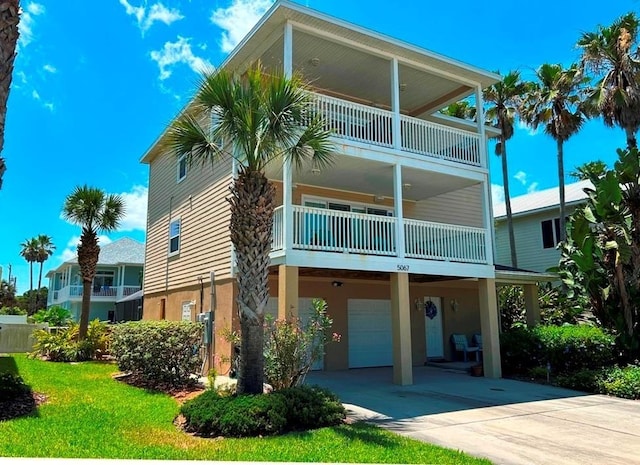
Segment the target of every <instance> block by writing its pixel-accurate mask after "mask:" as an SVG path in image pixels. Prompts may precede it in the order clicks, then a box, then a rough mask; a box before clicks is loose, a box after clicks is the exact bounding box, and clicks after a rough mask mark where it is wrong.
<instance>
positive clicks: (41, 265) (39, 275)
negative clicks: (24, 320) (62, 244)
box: [34, 262, 46, 310]
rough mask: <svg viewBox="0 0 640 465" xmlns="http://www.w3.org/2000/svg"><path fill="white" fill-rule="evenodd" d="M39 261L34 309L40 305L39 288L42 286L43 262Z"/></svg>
mask: <svg viewBox="0 0 640 465" xmlns="http://www.w3.org/2000/svg"><path fill="white" fill-rule="evenodd" d="M39 263H40V271H39V272H38V290H37V291H36V292H37V296H36V308H35V309H34V310H38V307H39V306H40V288H41V287H42V268H43V267H44V262H39ZM45 306H46V305H45Z"/></svg>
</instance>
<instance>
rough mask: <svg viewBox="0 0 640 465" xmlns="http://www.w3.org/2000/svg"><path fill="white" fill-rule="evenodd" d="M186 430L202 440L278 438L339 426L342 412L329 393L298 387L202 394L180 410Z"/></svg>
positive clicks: (338, 401) (342, 418)
mask: <svg viewBox="0 0 640 465" xmlns="http://www.w3.org/2000/svg"><path fill="white" fill-rule="evenodd" d="M180 412H181V413H182V415H184V417H185V419H186V429H187V431H190V432H195V433H198V434H200V435H203V436H226V437H248V436H259V435H273V434H282V433H285V432H288V431H295V430H305V429H311V428H320V427H323V426H331V425H336V424H339V423H341V422H342V421H343V420H344V418H345V410H344V407H343V406H342V404H341V403H340V400H339V399H338V398H337V397H336V396H335V395H334V394H332V393H331V392H329V391H326V390H324V389H321V388H318V387H308V386H299V387H294V388H288V389H283V390H281V391H274V392H272V393H270V394H258V395H239V396H236V395H233V396H226V397H224V396H221V395H219V394H218V393H217V392H216V391H212V390H209V391H205V392H204V393H203V394H201V395H199V396H198V397H196V398H195V399H192V400H190V401H187V402H186V403H185V404H184V405H183V406H182V408H181V409H180Z"/></svg>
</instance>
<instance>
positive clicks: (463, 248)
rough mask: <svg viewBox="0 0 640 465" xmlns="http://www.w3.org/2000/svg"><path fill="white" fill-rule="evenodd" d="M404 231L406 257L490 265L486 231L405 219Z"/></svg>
mask: <svg viewBox="0 0 640 465" xmlns="http://www.w3.org/2000/svg"><path fill="white" fill-rule="evenodd" d="M404 230H405V248H406V256H407V257H413V258H426V259H432V260H447V261H455V262H466V263H487V254H486V250H485V238H486V234H487V232H486V230H484V229H481V228H472V227H469V226H458V225H452V224H442V223H432V222H428V221H417V220H410V219H405V220H404Z"/></svg>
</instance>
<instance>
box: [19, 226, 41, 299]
mask: <svg viewBox="0 0 640 465" xmlns="http://www.w3.org/2000/svg"><path fill="white" fill-rule="evenodd" d="M20 247H22V249H21V250H20V255H21V256H22V257H23V258H24V259H25V260H26V261H27V262H28V263H29V310H30V311H33V264H34V263H35V262H37V261H38V238H37V237H33V238H31V239H27V240H25V241H24V242H23V243H22V244H20Z"/></svg>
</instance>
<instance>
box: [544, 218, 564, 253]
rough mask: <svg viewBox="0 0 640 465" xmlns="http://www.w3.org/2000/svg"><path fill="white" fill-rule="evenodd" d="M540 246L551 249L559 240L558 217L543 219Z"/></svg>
mask: <svg viewBox="0 0 640 465" xmlns="http://www.w3.org/2000/svg"><path fill="white" fill-rule="evenodd" d="M541 224H542V247H544V248H545V249H553V248H555V246H556V245H558V242H560V218H554V219H553V220H545V221H543V222H542V223H541Z"/></svg>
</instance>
